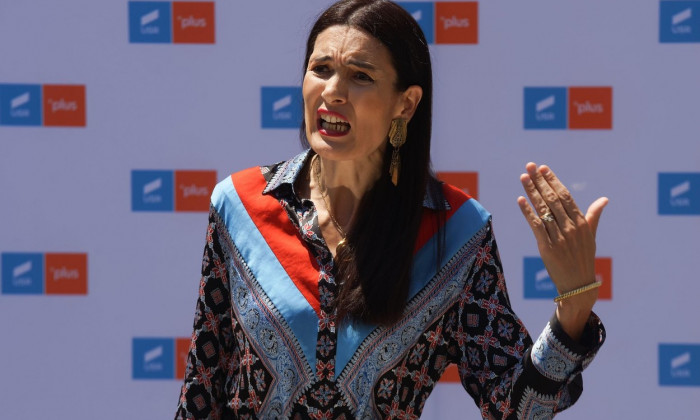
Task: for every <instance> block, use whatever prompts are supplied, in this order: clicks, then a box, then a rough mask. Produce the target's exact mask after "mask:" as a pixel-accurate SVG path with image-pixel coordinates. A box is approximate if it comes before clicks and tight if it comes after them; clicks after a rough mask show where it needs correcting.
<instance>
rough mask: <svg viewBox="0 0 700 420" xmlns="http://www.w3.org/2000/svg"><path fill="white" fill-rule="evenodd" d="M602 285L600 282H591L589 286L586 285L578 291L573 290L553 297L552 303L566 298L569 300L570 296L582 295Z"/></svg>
mask: <svg viewBox="0 0 700 420" xmlns="http://www.w3.org/2000/svg"><path fill="white" fill-rule="evenodd" d="M602 284H603V282H602V281H596V282H593V283H591V284H587V285H585V286H583V287H579V288H578V289H574V290H572V291H570V292H566V293H562V294H561V295H559V296H557V297H555V298H554V301H555V302H559V301H562V300H564V299H566V298H570V297H571V296H576V295H580V294H581V293H584V292H587V291H589V290H593V289H595V288H597V287H600V286H601V285H602Z"/></svg>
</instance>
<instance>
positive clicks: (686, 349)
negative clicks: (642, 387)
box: [659, 344, 700, 386]
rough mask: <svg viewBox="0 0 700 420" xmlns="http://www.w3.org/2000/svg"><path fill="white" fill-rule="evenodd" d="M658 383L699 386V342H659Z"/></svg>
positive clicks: (663, 384) (662, 384)
mask: <svg viewBox="0 0 700 420" xmlns="http://www.w3.org/2000/svg"><path fill="white" fill-rule="evenodd" d="M659 385H661V386H700V344H659Z"/></svg>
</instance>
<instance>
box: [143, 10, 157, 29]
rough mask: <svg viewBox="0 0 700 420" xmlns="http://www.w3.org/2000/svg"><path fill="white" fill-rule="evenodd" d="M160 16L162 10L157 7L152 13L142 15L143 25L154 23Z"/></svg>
mask: <svg viewBox="0 0 700 420" xmlns="http://www.w3.org/2000/svg"><path fill="white" fill-rule="evenodd" d="M159 17H160V10H158V9H156V10H154V11H152V12H150V13H146V14H145V15H143V16H141V26H146V25H148V24H149V23H152V22H154V21H156V20H158V18H159Z"/></svg>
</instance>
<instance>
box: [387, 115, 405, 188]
mask: <svg viewBox="0 0 700 420" xmlns="http://www.w3.org/2000/svg"><path fill="white" fill-rule="evenodd" d="M406 131H407V129H406V120H404V119H403V118H396V119H394V120H391V127H390V128H389V143H391V145H392V146H394V151H393V152H392V153H391V165H390V166H389V174H390V175H391V182H392V183H393V184H394V185H398V184H399V172H401V156H399V148H400V147H401V146H403V144H404V143H406Z"/></svg>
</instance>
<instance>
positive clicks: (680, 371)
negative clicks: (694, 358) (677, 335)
mask: <svg viewBox="0 0 700 420" xmlns="http://www.w3.org/2000/svg"><path fill="white" fill-rule="evenodd" d="M690 362H691V358H690V352H685V353H683V354H680V355H678V356H676V357H674V358H673V359H671V376H672V377H674V378H690V377H691V376H692V373H691V371H690V369H689V366H688V365H689V364H690Z"/></svg>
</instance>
